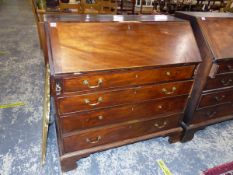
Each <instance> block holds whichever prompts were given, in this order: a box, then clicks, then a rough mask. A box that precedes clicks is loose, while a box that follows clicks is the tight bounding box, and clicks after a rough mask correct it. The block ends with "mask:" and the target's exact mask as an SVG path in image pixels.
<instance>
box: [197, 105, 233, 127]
mask: <svg viewBox="0 0 233 175" xmlns="http://www.w3.org/2000/svg"><path fill="white" fill-rule="evenodd" d="M227 115H233V104H232V103H228V104H221V105H218V106H214V107H208V108H203V109H200V110H197V111H196V112H195V114H194V117H193V121H192V123H200V122H204V121H207V120H211V119H216V118H221V117H224V116H227Z"/></svg>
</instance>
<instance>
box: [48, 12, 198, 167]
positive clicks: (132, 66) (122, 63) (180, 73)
mask: <svg viewBox="0 0 233 175" xmlns="http://www.w3.org/2000/svg"><path fill="white" fill-rule="evenodd" d="M46 35H47V40H48V43H47V45H48V51H49V52H48V55H49V67H50V71H51V72H50V78H51V93H52V95H53V96H54V99H55V106H56V112H57V115H56V128H57V137H58V145H59V152H60V161H61V167H62V170H63V171H67V170H70V169H73V168H75V167H76V161H77V160H78V159H80V158H82V157H85V156H88V155H89V154H91V153H94V152H97V151H102V150H106V149H109V148H113V147H118V146H122V145H125V144H130V143H133V142H136V141H140V140H145V139H149V138H153V137H158V136H169V137H170V139H169V140H170V142H175V141H177V140H179V139H180V137H181V134H182V128H181V125H180V123H181V120H182V117H183V112H184V108H185V106H186V102H187V99H188V98H189V94H190V91H191V89H192V86H193V77H194V73H195V69H196V67H197V65H198V64H199V62H200V61H201V58H200V54H199V50H198V47H197V44H196V41H195V38H194V35H193V33H192V28H191V26H190V24H189V22H187V21H183V20H179V19H176V18H174V17H170V16H164V15H162V16H127V17H125V16H109V15H107V16H98V15H97V16H89V15H88V16H79V17H78V18H77V19H76V21H75V22H74V21H73V22H71V21H70V22H64V21H61V20H60V21H56V20H54V21H53V20H50V22H47V23H46Z"/></svg>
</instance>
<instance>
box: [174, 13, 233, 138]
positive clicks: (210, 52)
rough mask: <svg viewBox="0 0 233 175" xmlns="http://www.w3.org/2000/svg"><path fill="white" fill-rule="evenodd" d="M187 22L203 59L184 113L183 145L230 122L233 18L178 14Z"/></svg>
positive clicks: (232, 98) (217, 15) (232, 84)
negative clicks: (197, 134) (201, 132)
mask: <svg viewBox="0 0 233 175" xmlns="http://www.w3.org/2000/svg"><path fill="white" fill-rule="evenodd" d="M176 16H177V17H180V18H183V19H187V20H190V22H191V25H192V28H193V30H194V34H195V37H196V40H197V43H198V46H199V49H200V52H201V56H202V58H203V62H202V63H201V64H200V67H199V68H198V71H197V76H196V78H195V83H194V88H193V91H192V94H191V98H190V100H189V102H188V104H187V108H186V110H185V117H184V122H183V126H184V128H185V134H184V137H183V139H182V140H183V141H188V140H191V139H192V138H193V136H194V133H195V132H196V131H197V130H199V129H203V128H205V127H206V126H208V125H211V124H215V123H218V122H222V121H226V120H229V119H233V14H230V13H201V12H190V13H189V12H177V13H176Z"/></svg>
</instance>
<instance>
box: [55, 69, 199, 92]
mask: <svg viewBox="0 0 233 175" xmlns="http://www.w3.org/2000/svg"><path fill="white" fill-rule="evenodd" d="M194 68H195V65H189V66H180V67H166V68H157V69H147V70H120V71H112V72H99V73H87V74H80V75H74V76H72V77H67V78H64V79H62V80H61V81H60V83H61V84H60V86H61V88H60V89H61V92H60V93H62V94H65V93H71V92H78V91H90V90H102V89H109V88H116V87H125V86H134V85H143V84H150V83H157V82H168V81H174V80H185V79H191V78H192V76H193V71H194Z"/></svg>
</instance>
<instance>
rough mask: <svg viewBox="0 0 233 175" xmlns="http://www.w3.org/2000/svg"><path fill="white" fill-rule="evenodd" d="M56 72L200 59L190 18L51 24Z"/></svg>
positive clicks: (51, 40)
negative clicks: (173, 20)
mask: <svg viewBox="0 0 233 175" xmlns="http://www.w3.org/2000/svg"><path fill="white" fill-rule="evenodd" d="M47 26H48V27H47V30H48V32H47V33H48V34H49V36H50V43H51V47H50V48H51V57H50V64H52V65H50V66H52V67H53V70H54V73H55V74H60V73H74V72H76V73H78V72H87V71H98V70H112V69H127V68H135V67H144V66H161V65H170V64H186V63H194V62H200V61H201V58H200V53H199V50H198V47H197V45H196V42H195V39H194V36H193V33H192V29H191V27H190V25H189V23H188V22H185V21H179V22H178V21H175V22H147V23H142V22H117V23H116V22H115V23H113V22H107V23H99V22H91V23H84V22H79V23H74V22H69V23H68V22H57V23H49V25H47Z"/></svg>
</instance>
